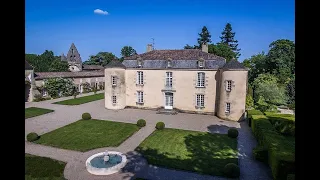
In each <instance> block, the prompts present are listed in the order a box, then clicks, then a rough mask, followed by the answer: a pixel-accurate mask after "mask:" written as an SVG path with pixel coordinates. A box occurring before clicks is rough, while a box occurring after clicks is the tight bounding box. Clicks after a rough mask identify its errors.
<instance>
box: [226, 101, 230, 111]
mask: <svg viewBox="0 0 320 180" xmlns="http://www.w3.org/2000/svg"><path fill="white" fill-rule="evenodd" d="M226 113H230V103H226Z"/></svg>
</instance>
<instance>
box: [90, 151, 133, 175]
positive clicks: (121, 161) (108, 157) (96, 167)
mask: <svg viewBox="0 0 320 180" xmlns="http://www.w3.org/2000/svg"><path fill="white" fill-rule="evenodd" d="M126 163H127V157H126V156H125V155H124V154H122V153H120V152H116V151H107V150H106V151H105V152H101V153H97V154H94V155H92V156H90V157H89V158H88V159H87V161H86V168H87V171H88V172H89V173H91V174H94V175H109V174H113V173H116V172H118V171H119V170H120V169H121V168H123V167H124V166H125V165H126Z"/></svg>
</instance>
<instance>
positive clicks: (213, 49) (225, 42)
mask: <svg viewBox="0 0 320 180" xmlns="http://www.w3.org/2000/svg"><path fill="white" fill-rule="evenodd" d="M198 35H199V38H198V39H197V41H198V44H196V45H193V46H190V45H189V44H187V45H185V46H184V49H201V46H202V44H205V43H206V44H208V53H212V54H215V55H217V56H220V57H224V58H226V60H227V62H228V61H230V60H231V59H238V58H239V57H240V56H241V53H240V50H241V49H239V48H238V41H237V40H235V35H236V33H235V32H233V31H232V26H231V24H230V23H227V24H226V26H225V28H224V29H223V30H222V32H221V36H220V39H221V41H220V42H217V43H216V44H214V43H211V42H212V41H211V34H210V32H209V30H208V29H207V27H206V26H203V28H202V30H201V32H200V33H198Z"/></svg>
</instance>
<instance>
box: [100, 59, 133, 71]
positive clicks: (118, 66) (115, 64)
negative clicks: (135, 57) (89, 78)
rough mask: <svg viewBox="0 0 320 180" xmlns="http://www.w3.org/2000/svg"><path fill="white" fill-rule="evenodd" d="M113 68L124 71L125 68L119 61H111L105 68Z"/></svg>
mask: <svg viewBox="0 0 320 180" xmlns="http://www.w3.org/2000/svg"><path fill="white" fill-rule="evenodd" d="M135 63H136V61H135ZM113 67H117V68H124V69H125V68H126V66H125V65H124V64H123V63H121V61H119V60H112V61H111V62H109V63H108V64H107V65H106V68H113Z"/></svg>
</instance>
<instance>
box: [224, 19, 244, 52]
mask: <svg viewBox="0 0 320 180" xmlns="http://www.w3.org/2000/svg"><path fill="white" fill-rule="evenodd" d="M221 34H222V36H220V39H221V42H220V43H223V44H227V45H228V46H229V47H230V48H231V50H232V51H233V52H234V53H235V55H236V56H235V57H234V58H239V57H240V55H241V54H240V50H241V49H238V40H235V39H234V36H235V35H236V33H235V32H232V26H231V24H230V23H227V24H226V26H225V28H224V29H223V31H222V33H221Z"/></svg>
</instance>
